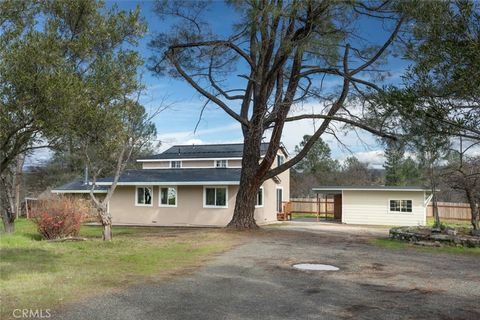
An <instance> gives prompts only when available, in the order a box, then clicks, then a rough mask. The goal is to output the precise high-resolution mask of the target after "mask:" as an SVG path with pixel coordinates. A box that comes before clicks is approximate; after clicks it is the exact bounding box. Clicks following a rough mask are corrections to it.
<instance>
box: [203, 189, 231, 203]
mask: <svg viewBox="0 0 480 320" xmlns="http://www.w3.org/2000/svg"><path fill="white" fill-rule="evenodd" d="M204 199H205V202H204V207H207V208H227V188H226V187H205V190H204Z"/></svg>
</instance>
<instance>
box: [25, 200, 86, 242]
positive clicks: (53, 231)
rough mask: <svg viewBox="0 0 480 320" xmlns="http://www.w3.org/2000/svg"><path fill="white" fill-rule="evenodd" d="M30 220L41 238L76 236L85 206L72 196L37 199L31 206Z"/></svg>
mask: <svg viewBox="0 0 480 320" xmlns="http://www.w3.org/2000/svg"><path fill="white" fill-rule="evenodd" d="M31 216H32V220H33V221H34V222H35V224H36V225H37V228H38V232H39V233H40V235H41V236H42V238H43V239H59V238H65V237H71V236H72V237H74V236H78V233H79V232H80V227H81V225H82V221H83V218H84V216H85V208H84V207H83V206H81V205H79V203H78V201H77V200H76V199H74V198H73V197H60V198H57V199H49V200H43V201H38V202H37V203H36V204H35V206H34V207H33V208H32V215H31Z"/></svg>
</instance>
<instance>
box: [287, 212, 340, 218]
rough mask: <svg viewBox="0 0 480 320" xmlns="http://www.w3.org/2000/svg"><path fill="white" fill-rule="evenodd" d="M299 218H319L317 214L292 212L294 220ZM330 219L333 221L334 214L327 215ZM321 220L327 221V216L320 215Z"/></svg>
mask: <svg viewBox="0 0 480 320" xmlns="http://www.w3.org/2000/svg"><path fill="white" fill-rule="evenodd" d="M299 218H317V214H316V213H300V212H292V219H299ZM327 218H328V219H333V214H327ZM320 219H325V214H324V213H321V214H320Z"/></svg>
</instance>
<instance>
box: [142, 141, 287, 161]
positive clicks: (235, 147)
mask: <svg viewBox="0 0 480 320" xmlns="http://www.w3.org/2000/svg"><path fill="white" fill-rule="evenodd" d="M267 149H268V143H262V144H261V146H260V153H261V155H262V156H263V155H265V153H266V152H267ZM280 149H281V150H282V151H283V152H284V153H285V154H286V151H285V150H284V148H283V146H281V147H280ZM242 155H243V143H224V144H198V145H192V144H190V145H176V146H173V147H171V148H169V149H167V150H165V151H164V152H162V153H160V154H156V155H153V156H149V157H144V158H141V159H138V160H137V161H139V162H142V161H149V160H171V159H231V158H238V159H241V158H242Z"/></svg>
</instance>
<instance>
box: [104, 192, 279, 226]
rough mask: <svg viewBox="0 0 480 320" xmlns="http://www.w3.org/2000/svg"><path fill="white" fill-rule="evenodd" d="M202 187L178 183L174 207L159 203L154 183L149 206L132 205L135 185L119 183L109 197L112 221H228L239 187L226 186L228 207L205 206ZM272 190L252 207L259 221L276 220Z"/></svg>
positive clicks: (167, 223) (202, 223)
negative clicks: (261, 202) (256, 205)
mask: <svg viewBox="0 0 480 320" xmlns="http://www.w3.org/2000/svg"><path fill="white" fill-rule="evenodd" d="M203 188H204V187H203V186H177V207H160V206H159V196H160V195H159V192H160V187H159V186H153V197H152V204H153V205H152V206H151V207H148V206H136V205H135V192H136V187H135V186H118V187H117V189H116V190H115V193H114V194H113V197H112V199H111V200H110V205H109V210H110V213H111V214H112V221H113V224H117V225H118V224H125V225H129V224H130V225H152V226H155V225H156V226H216V227H224V226H226V225H227V224H228V222H230V220H231V218H232V216H233V210H234V208H235V197H236V195H237V191H238V186H228V208H204V207H203V201H204V200H203ZM276 218H277V216H276V212H275V190H274V189H272V188H269V187H268V186H265V187H264V206H263V208H257V209H256V210H255V219H256V220H257V223H258V224H264V223H268V222H273V221H276Z"/></svg>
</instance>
